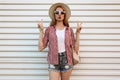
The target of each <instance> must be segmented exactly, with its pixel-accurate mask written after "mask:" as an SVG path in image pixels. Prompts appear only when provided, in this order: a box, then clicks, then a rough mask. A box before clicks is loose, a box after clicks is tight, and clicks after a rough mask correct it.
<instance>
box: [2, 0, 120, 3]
mask: <svg viewBox="0 0 120 80" xmlns="http://www.w3.org/2000/svg"><path fill="white" fill-rule="evenodd" d="M1 2H3V3H38V2H39V3H55V2H64V3H82V2H84V3H100V2H101V3H115V2H119V0H110V1H108V0H100V1H96V0H91V1H89V0H81V1H79V0H77V2H76V1H74V0H69V1H66V0H58V1H56V0H51V1H49V2H48V0H44V1H43V0H34V1H33V0H18V1H16V0H11V1H8V0H1Z"/></svg>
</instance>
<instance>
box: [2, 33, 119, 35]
mask: <svg viewBox="0 0 120 80" xmlns="http://www.w3.org/2000/svg"><path fill="white" fill-rule="evenodd" d="M0 34H39V33H0ZM80 34H81V35H120V33H80Z"/></svg>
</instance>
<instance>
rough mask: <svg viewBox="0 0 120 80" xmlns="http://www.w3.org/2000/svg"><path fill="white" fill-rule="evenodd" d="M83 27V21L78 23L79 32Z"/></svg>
mask: <svg viewBox="0 0 120 80" xmlns="http://www.w3.org/2000/svg"><path fill="white" fill-rule="evenodd" d="M81 29H82V22H78V23H77V31H78V32H79V31H80V30H81Z"/></svg>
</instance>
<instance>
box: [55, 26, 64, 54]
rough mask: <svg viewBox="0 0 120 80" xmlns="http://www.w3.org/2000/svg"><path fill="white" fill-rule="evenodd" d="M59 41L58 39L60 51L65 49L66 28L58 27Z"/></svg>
mask: <svg viewBox="0 0 120 80" xmlns="http://www.w3.org/2000/svg"><path fill="white" fill-rule="evenodd" d="M56 35H57V41H58V52H59V53H60V52H64V51H65V28H64V29H63V30H58V29H56Z"/></svg>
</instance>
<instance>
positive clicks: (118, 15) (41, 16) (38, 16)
mask: <svg viewBox="0 0 120 80" xmlns="http://www.w3.org/2000/svg"><path fill="white" fill-rule="evenodd" d="M48 16H49V15H0V17H48ZM71 17H120V15H71Z"/></svg>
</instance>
